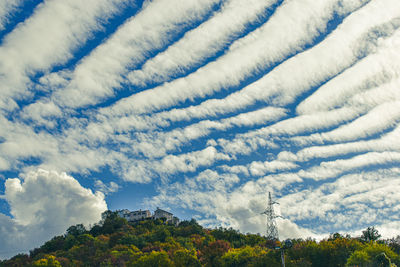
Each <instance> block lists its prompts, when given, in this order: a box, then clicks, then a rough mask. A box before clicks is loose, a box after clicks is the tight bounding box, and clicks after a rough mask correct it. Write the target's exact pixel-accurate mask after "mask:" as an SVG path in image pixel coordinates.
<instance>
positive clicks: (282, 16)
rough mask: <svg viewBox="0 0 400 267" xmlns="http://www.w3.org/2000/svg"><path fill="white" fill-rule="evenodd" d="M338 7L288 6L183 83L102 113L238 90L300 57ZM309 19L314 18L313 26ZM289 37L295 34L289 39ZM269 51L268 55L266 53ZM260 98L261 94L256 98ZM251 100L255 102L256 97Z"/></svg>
mask: <svg viewBox="0 0 400 267" xmlns="http://www.w3.org/2000/svg"><path fill="white" fill-rule="evenodd" d="M337 7H338V3H337V1H334V0H332V1H322V2H315V1H309V0H301V1H289V2H285V3H284V4H283V5H281V6H280V7H279V8H278V10H277V11H276V12H275V14H274V15H273V16H272V17H271V18H270V20H269V21H268V23H266V24H265V25H263V26H262V27H261V28H258V29H257V30H256V31H254V32H252V33H250V34H249V35H247V36H246V37H244V38H242V39H243V40H242V39H241V40H238V41H236V42H235V43H234V44H232V46H231V48H230V50H229V51H228V52H227V53H226V54H225V55H223V56H221V57H220V58H218V60H216V61H213V62H210V63H209V64H207V65H206V66H204V67H202V68H200V69H198V70H196V71H195V72H194V73H191V74H189V75H188V76H186V77H184V78H181V79H177V80H174V81H172V82H169V83H165V84H163V85H162V86H159V87H156V88H154V89H151V90H146V91H144V92H140V93H137V94H135V95H133V96H131V97H128V98H124V99H123V100H121V101H119V102H118V103H116V104H115V105H113V106H112V107H111V108H110V109H105V110H103V111H102V112H103V113H105V114H112V115H123V114H126V113H135V114H141V113H149V112H153V111H156V110H160V109H162V108H166V107H170V106H172V105H177V104H180V103H182V102H184V101H186V100H193V99H194V98H204V97H206V96H209V95H212V94H213V93H216V92H219V91H221V90H222V89H223V88H229V87H233V86H238V85H239V84H240V82H242V81H243V80H244V79H245V78H246V77H247V76H249V75H250V74H251V73H254V72H257V71H259V70H260V69H261V67H262V68H267V66H271V65H273V64H274V63H276V62H279V61H281V60H284V59H285V58H286V57H288V56H289V55H290V54H293V53H295V52H299V51H301V50H302V47H303V46H305V45H306V44H307V43H310V42H312V40H313V38H315V37H316V36H317V35H318V34H319V33H320V32H321V31H324V30H325V27H326V24H327V22H328V21H329V19H330V18H331V17H332V16H333V12H334V11H335V8H337ZM348 11H351V10H348ZM313 14H318V16H313ZM310 17H312V18H313V19H312V21H310ZM306 21H307V23H306ZM287 32H290V33H291V34H290V35H288V34H287ZM265 47H268V48H269V49H268V50H265ZM285 76H287V73H285ZM264 88H265V87H264ZM279 89H280V88H275V89H274V90H279ZM262 95H263V94H259V95H258V94H257V97H262ZM249 99H253V101H254V100H255V99H254V96H253V97H249Z"/></svg>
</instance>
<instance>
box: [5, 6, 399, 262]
mask: <svg viewBox="0 0 400 267" xmlns="http://www.w3.org/2000/svg"><path fill="white" fill-rule="evenodd" d="M399 27H400V2H398V0H324V1H315V0H248V1H242V0H225V1H223V0H201V1H200V0H198V1H196V0H158V1H135V0H87V1H81V0H69V1H62V0H45V1H30V0H26V1H22V0H3V1H2V2H1V3H0V90H1V95H0V126H1V127H0V225H1V226H2V227H0V244H4V245H2V247H1V248H0V257H8V256H11V255H14V254H16V253H18V252H22V251H27V250H29V249H31V248H32V247H35V246H38V245H40V244H41V243H42V242H43V241H45V240H47V239H49V238H51V237H52V236H54V235H56V234H62V233H63V232H64V231H65V229H66V228H67V227H68V226H70V225H72V224H77V223H85V224H87V225H89V224H93V223H94V222H96V221H98V220H99V218H100V214H101V212H102V211H104V210H105V209H112V210H116V209H123V208H128V209H131V210H135V209H150V210H154V209H155V208H156V207H160V208H164V209H167V210H170V211H171V212H173V213H174V214H176V215H178V216H179V217H180V218H182V219H189V218H192V217H194V218H196V219H197V220H198V221H199V222H200V223H201V224H203V225H204V226H207V227H214V226H225V227H233V228H235V229H239V230H240V231H243V232H254V233H257V232H259V233H264V232H265V225H266V224H265V219H266V218H265V217H264V216H263V215H261V214H260V213H261V212H262V211H263V210H264V209H265V206H266V201H267V193H268V192H272V194H273V196H274V198H276V199H278V201H279V202H280V205H279V206H277V207H276V209H277V212H278V213H279V214H281V215H282V216H283V219H278V222H277V223H278V228H279V233H280V236H281V238H287V237H308V236H312V237H315V238H319V237H321V236H324V235H327V234H329V233H332V232H336V231H339V232H343V233H352V234H357V233H359V232H360V230H362V229H364V228H366V227H367V226H371V225H373V226H375V227H377V228H378V229H379V230H380V232H381V233H382V234H383V235H384V236H386V237H391V236H395V235H397V234H399V233H400V231H399V230H398V229H400V227H399V226H400V222H399V220H400V218H399V215H398V214H399V213H398V210H399V208H400V205H399V204H400V203H399V199H400V198H399V197H400V193H399V192H400V180H399V175H400V168H398V165H399V162H400V142H399V141H398V140H399V137H400V125H399V122H400V108H399V104H400V90H399V85H400V80H399V75H400V64H399V62H400V56H399V54H398V50H399V47H400V30H399ZM16 233H18V237H17V238H15V236H16ZM22 240H23V241H24V242H23V244H24V246H23V247H21V243H22Z"/></svg>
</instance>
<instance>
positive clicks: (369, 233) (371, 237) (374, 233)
mask: <svg viewBox="0 0 400 267" xmlns="http://www.w3.org/2000/svg"><path fill="white" fill-rule="evenodd" d="M380 237H381V235H380V234H379V233H378V230H376V229H375V227H373V226H372V227H368V228H367V229H366V230H364V231H362V235H361V240H362V241H364V242H370V241H376V240H378V239H379V238H380Z"/></svg>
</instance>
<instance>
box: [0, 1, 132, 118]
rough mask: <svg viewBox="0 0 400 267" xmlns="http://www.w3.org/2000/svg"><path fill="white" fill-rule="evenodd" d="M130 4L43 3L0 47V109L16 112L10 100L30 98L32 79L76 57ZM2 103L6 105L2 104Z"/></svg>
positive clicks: (96, 2)
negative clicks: (104, 25)
mask: <svg viewBox="0 0 400 267" xmlns="http://www.w3.org/2000/svg"><path fill="white" fill-rule="evenodd" d="M129 2H130V0H126V1H124V0H113V1H107V0H100V1H99V0H88V1H80V0H71V1H62V0H61V1H60V0H58V1H44V2H43V3H42V4H40V5H39V6H38V7H37V8H36V9H35V12H34V14H33V15H32V16H31V17H29V18H28V19H27V20H25V21H24V22H23V23H20V24H18V26H17V27H16V28H14V29H13V31H12V32H11V33H10V34H8V35H7V36H5V38H4V40H3V42H2V45H1V47H0V62H1V64H0V88H1V91H2V95H1V98H0V107H1V108H3V109H8V110H10V109H13V108H16V106H15V104H14V105H11V106H10V105H5V104H6V103H7V102H10V103H12V102H13V100H10V99H9V97H13V98H18V99H21V98H25V99H26V98H28V97H29V96H30V92H29V90H28V89H29V87H30V86H32V84H30V78H29V76H31V75H32V74H34V73H36V72H40V71H43V72H47V71H49V70H50V69H51V68H52V67H54V66H55V65H62V64H64V63H66V62H67V61H68V60H70V59H71V58H72V57H73V52H74V51H75V50H76V49H77V48H79V47H80V46H82V45H83V44H84V43H85V42H86V41H87V40H88V39H89V38H90V34H91V33H92V32H93V31H95V30H99V29H100V28H101V26H102V24H103V23H104V22H105V21H106V20H107V19H108V18H109V17H110V16H112V15H113V14H114V13H116V12H117V11H118V7H119V5H120V4H123V3H129ZM2 102H3V103H2Z"/></svg>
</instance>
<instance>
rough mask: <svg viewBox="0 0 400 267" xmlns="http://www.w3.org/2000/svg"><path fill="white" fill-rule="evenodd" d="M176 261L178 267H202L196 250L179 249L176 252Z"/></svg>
mask: <svg viewBox="0 0 400 267" xmlns="http://www.w3.org/2000/svg"><path fill="white" fill-rule="evenodd" d="M173 259H174V263H175V266H177V267H186V266H193V267H200V266H201V264H200V261H199V259H198V258H197V256H196V251H195V250H191V251H189V250H187V249H179V250H176V251H175V252H174V257H173Z"/></svg>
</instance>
